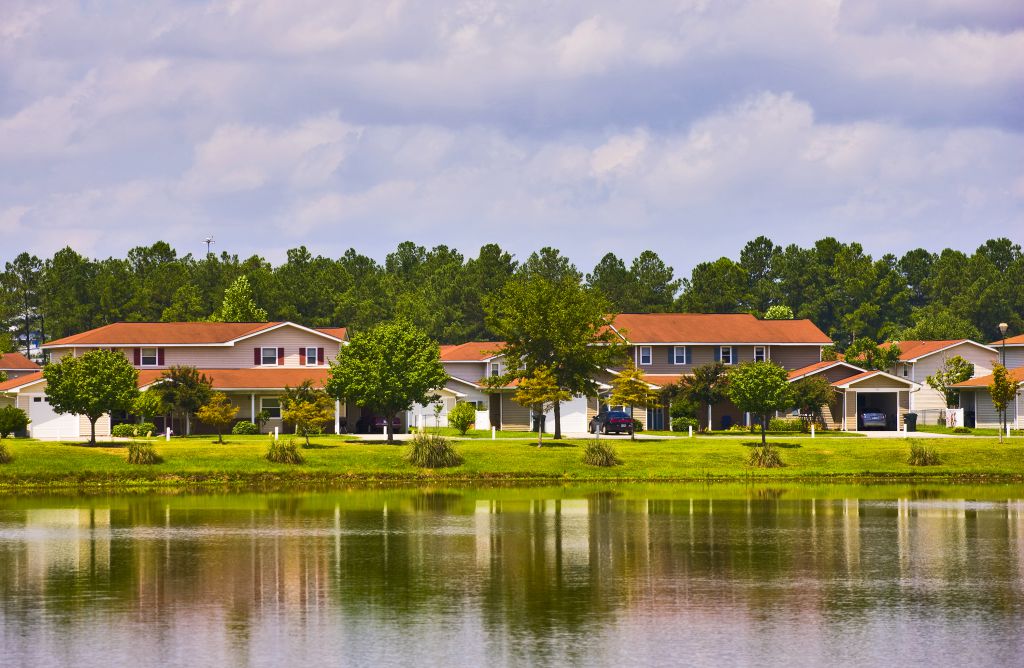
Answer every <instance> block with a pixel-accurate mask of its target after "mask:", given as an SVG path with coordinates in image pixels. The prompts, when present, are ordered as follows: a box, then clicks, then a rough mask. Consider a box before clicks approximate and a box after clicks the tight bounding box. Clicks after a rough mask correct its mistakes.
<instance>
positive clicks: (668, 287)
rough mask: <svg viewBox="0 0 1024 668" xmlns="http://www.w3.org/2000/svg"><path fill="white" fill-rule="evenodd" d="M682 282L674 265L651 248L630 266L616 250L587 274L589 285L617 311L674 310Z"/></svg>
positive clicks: (612, 309)
mask: <svg viewBox="0 0 1024 668" xmlns="http://www.w3.org/2000/svg"><path fill="white" fill-rule="evenodd" d="M681 283H682V281H680V280H679V279H676V278H674V272H673V270H672V267H670V266H668V265H666V264H665V263H664V262H663V261H662V260H661V258H660V257H658V254H657V253H655V252H654V251H650V250H646V251H644V252H642V253H640V255H638V256H637V257H636V259H634V260H633V264H632V265H631V266H630V268H629V269H626V265H625V263H624V262H623V261H622V260H620V259H619V258H618V256H616V255H615V253H608V254H606V255H605V256H604V257H603V258H601V260H600V262H598V263H597V266H595V267H594V271H593V272H592V273H590V274H587V285H588V286H590V287H591V288H593V289H594V290H596V291H597V292H599V293H600V294H601V295H602V296H603V297H604V298H605V299H606V300H608V303H609V305H610V310H611V311H613V312H615V313H660V312H664V311H670V310H672V303H673V301H674V300H675V296H676V293H677V292H678V291H679V286H680V284H681Z"/></svg>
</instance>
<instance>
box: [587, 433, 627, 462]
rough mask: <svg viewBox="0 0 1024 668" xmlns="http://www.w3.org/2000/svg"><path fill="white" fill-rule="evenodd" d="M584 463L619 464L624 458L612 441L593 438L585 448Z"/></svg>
mask: <svg viewBox="0 0 1024 668" xmlns="http://www.w3.org/2000/svg"><path fill="white" fill-rule="evenodd" d="M583 463H584V464H589V465H590V466H618V465H619V464H621V463H622V460H621V459H619V456H618V453H616V452H615V446H614V445H612V443H611V442H610V441H607V440H605V441H602V440H600V439H597V438H592V439H590V440H589V441H587V447H586V448H585V449H584V450H583Z"/></svg>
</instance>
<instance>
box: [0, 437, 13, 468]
mask: <svg viewBox="0 0 1024 668" xmlns="http://www.w3.org/2000/svg"><path fill="white" fill-rule="evenodd" d="M13 461H14V455H12V454H11V451H10V450H8V449H7V444H6V443H4V442H3V441H0V464H10V463H11V462H13Z"/></svg>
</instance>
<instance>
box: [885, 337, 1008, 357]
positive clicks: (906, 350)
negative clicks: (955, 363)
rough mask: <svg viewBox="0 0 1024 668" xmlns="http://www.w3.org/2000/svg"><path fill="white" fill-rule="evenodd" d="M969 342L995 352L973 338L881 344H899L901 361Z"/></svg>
mask: <svg viewBox="0 0 1024 668" xmlns="http://www.w3.org/2000/svg"><path fill="white" fill-rule="evenodd" d="M964 343H968V344H971V345H974V346H977V347H979V348H983V349H985V350H988V351H991V352H995V350H994V349H993V348H990V347H989V346H986V345H985V344H983V343H978V342H977V341H972V340H971V339H943V340H935V341H921V340H910V341H887V342H885V343H882V344H881V345H880V347H881V348H888V347H890V346H894V345H895V346H898V347H899V349H900V360H899V361H901V362H915V361H917V360H919V359H921V358H922V357H928V356H929V355H934V354H936V353H941V352H942V351H944V350H949V349H950V348H954V347H956V346H959V345H962V344H964Z"/></svg>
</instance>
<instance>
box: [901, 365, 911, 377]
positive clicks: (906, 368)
mask: <svg viewBox="0 0 1024 668" xmlns="http://www.w3.org/2000/svg"><path fill="white" fill-rule="evenodd" d="M909 376H910V365H909V364H904V365H903V377H904V378H908V377H909Z"/></svg>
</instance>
